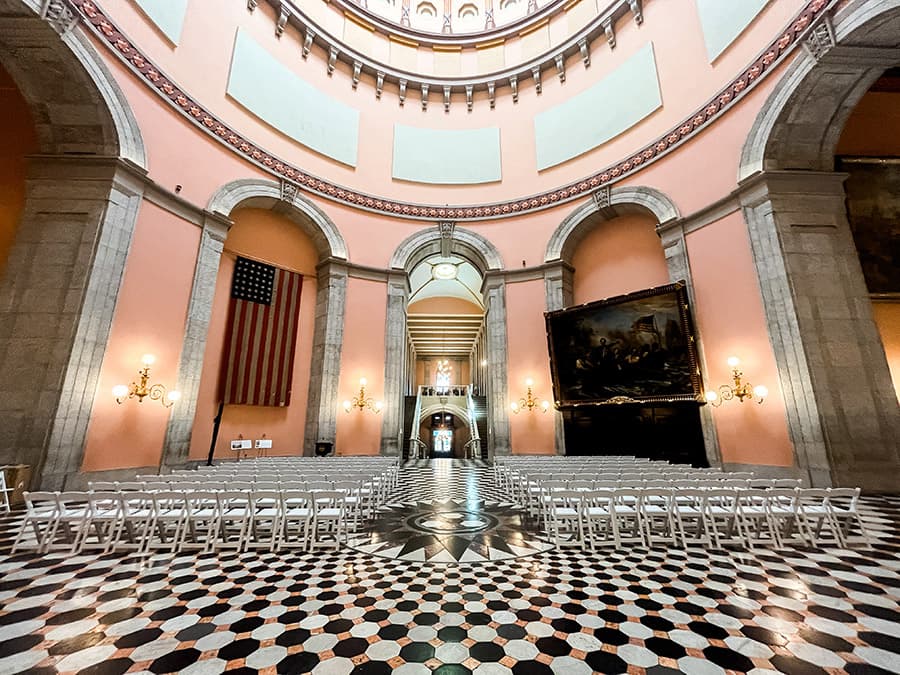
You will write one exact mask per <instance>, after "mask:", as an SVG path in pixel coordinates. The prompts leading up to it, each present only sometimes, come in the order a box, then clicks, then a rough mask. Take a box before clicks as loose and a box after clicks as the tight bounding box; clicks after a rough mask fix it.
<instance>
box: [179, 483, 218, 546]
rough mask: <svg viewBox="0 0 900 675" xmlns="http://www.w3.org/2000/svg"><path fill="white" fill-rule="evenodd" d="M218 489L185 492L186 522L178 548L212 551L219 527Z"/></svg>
mask: <svg viewBox="0 0 900 675" xmlns="http://www.w3.org/2000/svg"><path fill="white" fill-rule="evenodd" d="M216 495H217V491H216V490H203V489H201V490H191V491H189V492H187V493H186V494H185V507H186V511H185V522H184V526H183V527H182V528H181V540H180V542H179V546H178V548H179V549H181V548H199V549H201V550H203V551H211V550H212V549H213V547H214V546H215V543H216V537H217V533H218V528H219V504H218V498H217V497H216Z"/></svg>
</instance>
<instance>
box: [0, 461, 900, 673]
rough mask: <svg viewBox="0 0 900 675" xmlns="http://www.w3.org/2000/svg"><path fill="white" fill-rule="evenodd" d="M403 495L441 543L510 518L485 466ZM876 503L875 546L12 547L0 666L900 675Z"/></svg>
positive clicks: (418, 478) (884, 509)
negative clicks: (497, 551)
mask: <svg viewBox="0 0 900 675" xmlns="http://www.w3.org/2000/svg"><path fill="white" fill-rule="evenodd" d="M438 475H443V476H444V478H443V479H438V478H437V476H438ZM401 488H402V489H401V490H399V491H398V492H397V493H396V494H395V495H392V498H391V504H393V505H394V506H392V507H390V509H389V510H388V511H387V517H388V518H392V517H395V515H391V514H395V512H396V511H397V510H398V509H406V508H412V507H415V508H422V506H424V507H427V508H424V509H423V513H422V514H421V515H423V516H424V520H422V521H420V524H423V526H424V528H426V529H428V528H430V529H431V530H432V531H436V532H435V534H436V536H438V537H442V536H444V534H443V533H444V531H445V530H444V528H446V527H451V526H453V525H454V523H455V522H460V521H461V520H466V519H468V517H466V518H463V519H457V518H449V519H447V518H446V517H445V516H442V515H440V514H442V513H446V512H449V513H455V512H457V511H459V510H462V511H466V512H467V513H468V515H473V514H474V516H475V517H474V518H472V524H471V525H467V526H465V527H467V528H470V529H471V528H477V527H479V525H477V524H476V523H475V522H474V521H475V520H478V518H482V517H486V515H489V514H491V511H490V509H492V508H507V506H508V505H507V504H504V503H503V497H504V496H503V495H502V494H499V493H497V492H496V491H495V490H494V489H493V487H492V486H491V485H489V473H488V472H487V471H486V470H485V469H483V468H482V467H481V466H479V465H472V464H466V465H453V466H452V467H450V468H446V467H444V466H443V465H439V464H436V465H433V466H431V465H425V464H424V463H419V467H418V468H413V469H404V478H403V481H402V485H401ZM448 502H449V503H451V504H453V507H448ZM420 505H422V506H420ZM435 506H437V509H436V510H435ZM454 507H461V508H457V511H454V510H453V508H454ZM866 508H867V511H868V514H867V521H868V522H869V523H870V526H871V530H872V533H873V534H874V535H875V536H876V537H877V543H876V546H875V548H874V550H866V549H853V550H836V549H834V550H832V549H826V550H800V549H786V550H779V551H772V550H758V551H755V552H744V551H714V552H706V551H700V550H690V551H683V550H677V549H673V550H663V549H649V550H647V549H637V548H631V549H626V550H619V551H608V552H603V553H598V554H587V553H577V552H573V551H570V550H568V549H566V550H562V551H561V550H547V551H542V552H537V553H535V554H533V555H527V556H524V557H515V558H507V559H503V560H490V559H488V560H484V561H478V562H471V563H469V562H461V563H459V564H450V563H447V562H443V563H439V564H433V563H429V562H424V561H419V562H416V561H410V560H405V559H402V557H396V556H395V558H394V559H392V558H389V557H383V556H379V555H377V553H368V552H363V551H360V550H354V549H350V548H345V549H342V550H340V551H336V552H328V553H316V554H307V553H293V552H291V553H268V552H263V553H256V552H254V553H233V552H231V553H220V554H199V555H198V554H190V555H174V556H173V555H155V556H151V557H149V558H145V559H143V560H140V559H138V558H136V557H135V556H130V555H127V554H117V555H105V556H104V555H87V554H85V555H78V556H66V555H56V554H54V555H45V556H39V557H38V556H34V555H31V554H19V555H16V556H14V557H10V556H8V555H4V554H0V673H17V672H30V673H57V672H59V673H85V674H88V673H94V674H98V675H99V674H106V673H109V674H113V673H125V672H133V673H137V672H141V673H169V672H179V673H180V672H184V673H190V674H206V673H210V674H211V673H220V672H226V671H227V672H233V673H251V672H259V671H264V672H268V673H305V672H313V673H316V674H322V673H324V674H338V673H361V674H362V673H390V672H395V673H398V674H399V675H412V674H417V673H428V672H435V673H439V674H451V673H453V674H455V673H470V672H472V673H479V674H483V675H494V674H500V673H515V674H516V675H528V674H530V673H561V674H565V675H581V674H582V673H585V674H586V673H591V672H594V673H618V672H628V673H631V674H632V675H636V674H639V673H648V674H650V675H664V674H668V673H673V674H674V673H679V672H681V673H687V674H689V675H694V674H696V675H707V674H710V675H712V674H714V673H726V672H748V673H754V674H762V673H772V672H783V673H789V674H798V675H805V674H807V673H810V674H813V673H840V672H849V673H884V672H900V557H898V554H900V498H898V497H877V498H876V497H873V498H868V499H867V500H866ZM469 512H470V513H469ZM435 513H437V514H438V515H435ZM510 517H512V516H510ZM15 520H16V519H15V518H11V519H7V521H6V523H5V525H0V532H2V538H0V548H2V549H3V550H8V546H9V542H10V537H11V532H12V531H13V530H14V525H15ZM425 523H429V524H425ZM375 527H377V523H376V526H375ZM515 529H516V528H515V527H513V524H512V523H509V524H508V525H507V526H506V527H505V528H500V530H501V531H504V530H505V531H509V532H513V531H514V530H515ZM463 534H464V535H466V536H469V535H472V534H473V533H471V532H470V533H463ZM476 534H477V533H476ZM411 536H417V534H416V533H415V532H414V531H412V532H411ZM504 536H507V535H504ZM528 536H529V537H533V536H534V535H533V534H531V533H528ZM535 540H538V539H537V538H535Z"/></svg>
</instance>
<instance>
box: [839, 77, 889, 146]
mask: <svg viewBox="0 0 900 675" xmlns="http://www.w3.org/2000/svg"><path fill="white" fill-rule="evenodd" d="M834 154H836V155H869V156H872V157H897V156H900V91H870V92H867V93H866V94H865V95H864V96H863V97H862V98H861V99H860V101H859V103H857V104H856V107H855V108H854V109H853V112H852V113H850V118H849V119H848V120H847V124H846V125H845V126H844V130H843V131H842V132H841V138H840V140H838V144H837V149H836V150H835V153H834Z"/></svg>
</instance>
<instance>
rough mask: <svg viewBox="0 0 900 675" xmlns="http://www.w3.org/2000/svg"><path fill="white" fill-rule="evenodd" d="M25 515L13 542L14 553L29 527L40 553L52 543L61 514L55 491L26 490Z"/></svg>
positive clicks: (35, 546)
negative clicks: (51, 537) (57, 520)
mask: <svg viewBox="0 0 900 675" xmlns="http://www.w3.org/2000/svg"><path fill="white" fill-rule="evenodd" d="M23 496H24V499H25V517H24V518H23V519H22V525H21V527H20V528H19V533H18V534H17V535H16V539H15V541H14V542H13V547H12V553H13V554H15V553H16V551H18V550H19V546H21V545H22V543H23V541H24V539H25V535H26V534H27V533H28V530H29V528H30V529H31V531H32V532H34V540H35V543H34V548H36V549H37V551H38V552H39V553H43V552H44V551H45V550H46V547H47V545H48V544H49V543H50V536H51V534H52V532H54V530H55V528H54V525H53V524H54V523H55V522H56V519H57V517H58V516H59V505H58V504H57V502H56V493H55V492H26V493H25V494H24V495H23Z"/></svg>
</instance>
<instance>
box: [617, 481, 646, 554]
mask: <svg viewBox="0 0 900 675" xmlns="http://www.w3.org/2000/svg"><path fill="white" fill-rule="evenodd" d="M643 496H644V491H643V490H642V489H641V488H632V487H625V488H616V489H615V490H613V527H614V528H615V530H616V539H617V541H618V543H619V544H640V545H641V546H646V544H647V538H646V535H645V534H644V524H643V519H642V516H641V509H642V508H643Z"/></svg>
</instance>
